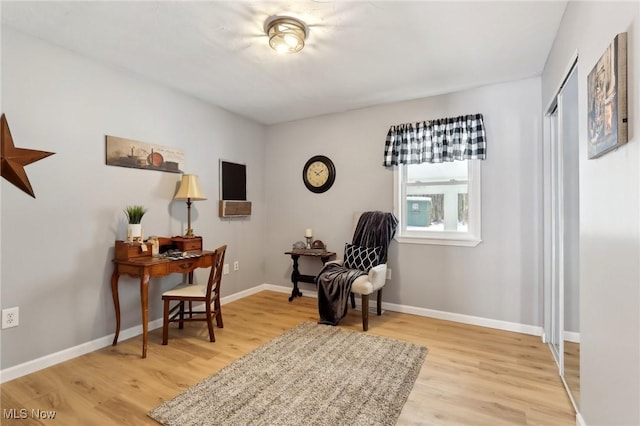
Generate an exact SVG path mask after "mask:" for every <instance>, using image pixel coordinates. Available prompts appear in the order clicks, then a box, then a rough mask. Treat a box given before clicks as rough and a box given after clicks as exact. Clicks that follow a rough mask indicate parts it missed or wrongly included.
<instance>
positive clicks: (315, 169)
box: [307, 161, 329, 188]
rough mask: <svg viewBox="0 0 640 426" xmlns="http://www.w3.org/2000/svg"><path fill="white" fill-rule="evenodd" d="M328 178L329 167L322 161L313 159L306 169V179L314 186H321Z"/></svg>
mask: <svg viewBox="0 0 640 426" xmlns="http://www.w3.org/2000/svg"><path fill="white" fill-rule="evenodd" d="M328 179H329V168H328V167H327V165H326V164H324V163H323V162H322V161H314V162H313V163H311V165H310V166H309V168H308V169H307V181H308V182H309V183H310V184H311V186H314V187H316V188H319V187H321V186H322V185H324V184H325V183H327V180H328Z"/></svg>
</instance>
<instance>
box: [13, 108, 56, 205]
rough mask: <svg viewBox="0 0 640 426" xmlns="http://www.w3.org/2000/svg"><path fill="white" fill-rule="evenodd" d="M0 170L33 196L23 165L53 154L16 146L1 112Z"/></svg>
mask: <svg viewBox="0 0 640 426" xmlns="http://www.w3.org/2000/svg"><path fill="white" fill-rule="evenodd" d="M0 127H1V128H0V145H1V147H2V148H1V155H0V159H1V161H0V170H1V174H2V177H3V178H5V179H6V180H8V181H9V182H11V183H12V184H14V185H15V186H17V187H18V188H20V189H21V190H23V191H24V192H26V193H27V194H29V195H31V196H32V197H33V198H36V196H35V195H34V193H33V188H32V187H31V183H30V182H29V178H28V177H27V172H26V171H25V170H24V166H26V165H27V164H31V163H35V162H36V161H38V160H42V159H43V158H45V157H48V156H50V155H53V154H55V153H54V152H47V151H36V150H35V149H25V148H16V147H15V145H14V143H13V138H12V137H11V131H10V130H9V124H8V123H7V118H6V117H5V116H4V114H2V118H0Z"/></svg>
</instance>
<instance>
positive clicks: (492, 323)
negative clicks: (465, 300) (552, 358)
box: [382, 302, 542, 336]
mask: <svg viewBox="0 0 640 426" xmlns="http://www.w3.org/2000/svg"><path fill="white" fill-rule="evenodd" d="M382 307H383V308H386V309H388V310H390V311H394V312H402V313H405V314H412V315H419V316H422V317H429V318H437V319H442V320H447V321H454V322H459V323H462V324H470V325H478V326H480V327H488V328H495V329H498V330H504V331H513V332H516V333H522V334H530V335H533V336H542V327H539V326H535V325H528V324H520V323H516V322H509V321H501V320H494V319H491V318H483V317H476V316H472V315H465V314H457V313H454V312H446V311H437V310H435V309H426V308H416V307H414V306H405V305H397V304H395V303H386V302H382Z"/></svg>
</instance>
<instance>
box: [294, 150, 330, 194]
mask: <svg viewBox="0 0 640 426" xmlns="http://www.w3.org/2000/svg"><path fill="white" fill-rule="evenodd" d="M335 177H336V169H335V167H334V165H333V162H332V161H331V160H330V159H329V158H327V157H325V156H323V155H316V156H315V157H311V158H310V159H309V161H307V163H306V164H305V166H304V168H303V169H302V180H303V181H304V184H305V186H306V187H307V189H309V191H312V192H315V193H321V192H325V191H327V190H328V189H329V188H331V186H332V185H333V182H334V180H335Z"/></svg>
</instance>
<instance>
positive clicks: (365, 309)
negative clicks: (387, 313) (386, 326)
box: [362, 294, 369, 331]
mask: <svg viewBox="0 0 640 426" xmlns="http://www.w3.org/2000/svg"><path fill="white" fill-rule="evenodd" d="M368 329H369V295H368V294H363V295H362V330H363V331H367V330H368Z"/></svg>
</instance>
